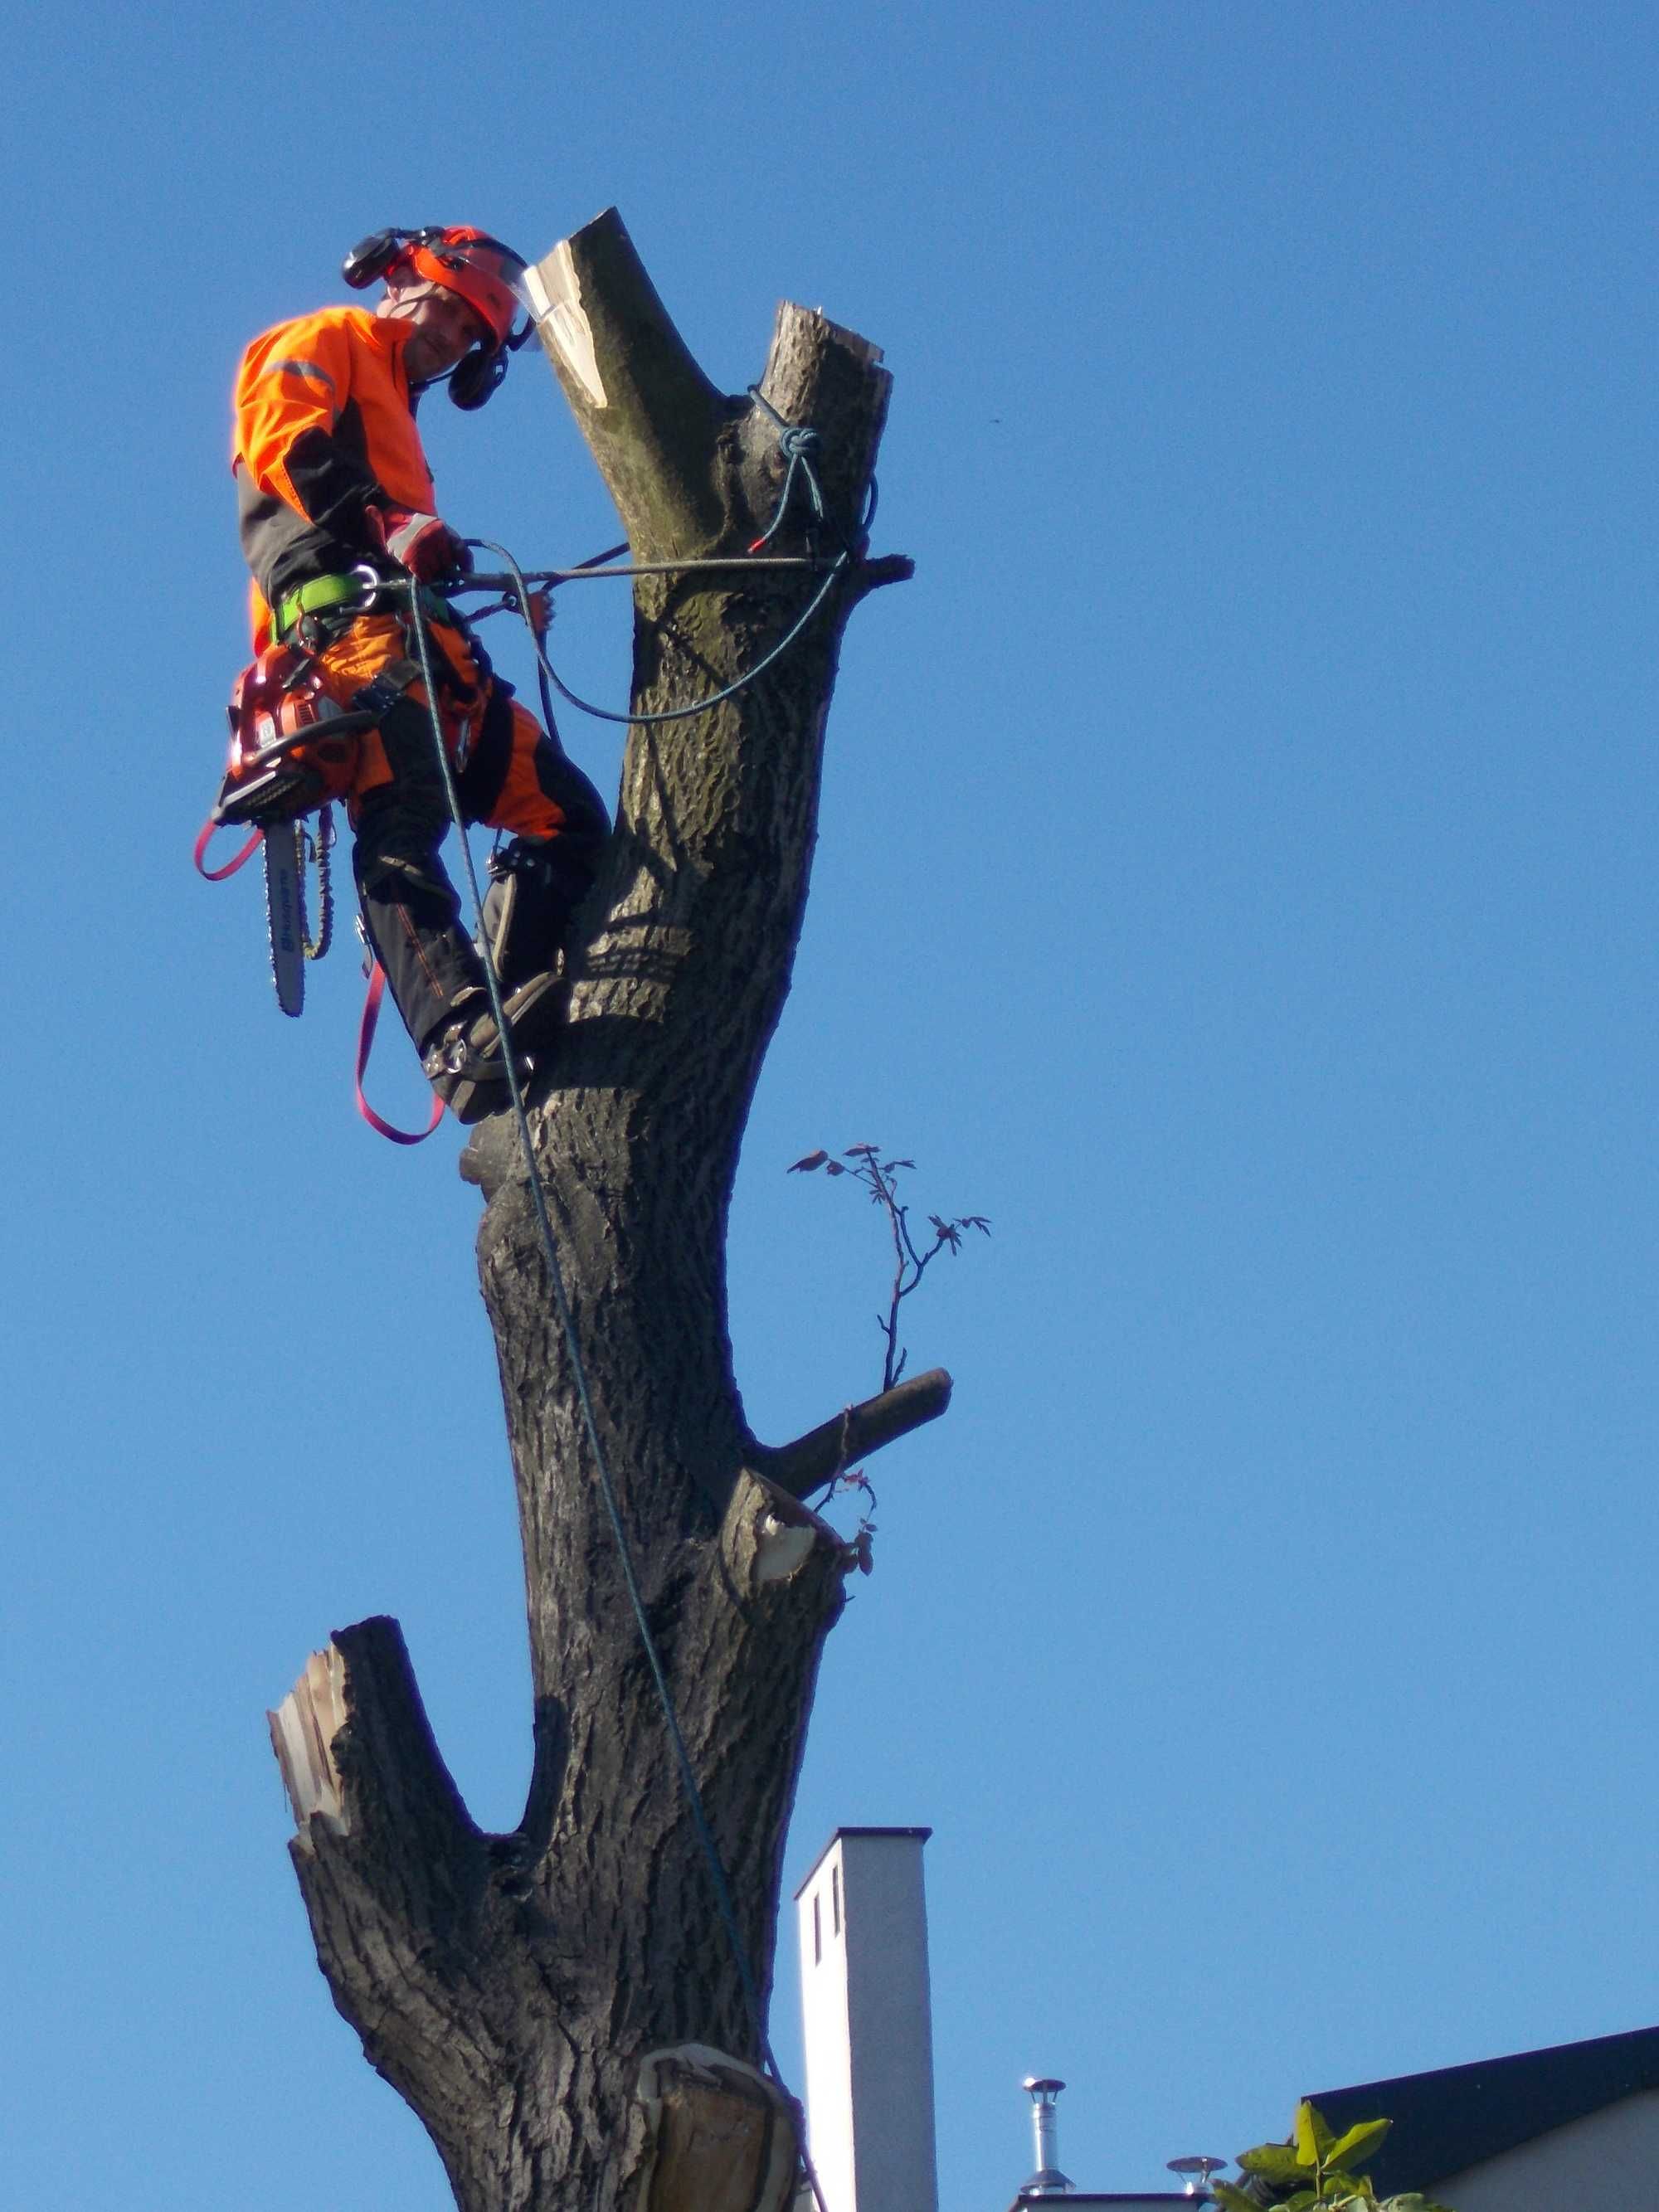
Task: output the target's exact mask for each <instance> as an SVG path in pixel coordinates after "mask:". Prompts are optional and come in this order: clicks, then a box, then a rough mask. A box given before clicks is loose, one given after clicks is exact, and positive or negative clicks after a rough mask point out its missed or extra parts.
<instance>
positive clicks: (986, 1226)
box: [957, 1213, 991, 1237]
mask: <svg viewBox="0 0 1659 2212" xmlns="http://www.w3.org/2000/svg"><path fill="white" fill-rule="evenodd" d="M957 1228H958V1229H977V1230H978V1231H979V1233H980V1235H981V1237H988V1236H989V1235H990V1233H991V1224H990V1222H989V1220H988V1219H987V1217H986V1216H985V1215H984V1214H982V1213H964V1214H963V1215H962V1216H961V1217H960V1218H959V1219H958V1220H957Z"/></svg>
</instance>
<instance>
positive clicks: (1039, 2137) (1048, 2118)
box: [1019, 2074, 1072, 2197]
mask: <svg viewBox="0 0 1659 2212" xmlns="http://www.w3.org/2000/svg"><path fill="white" fill-rule="evenodd" d="M1020 2086H1021V2087H1022V2088H1023V2089H1024V2091H1025V2093H1026V2094H1027V2095H1028V2096H1029V2097H1030V2100H1031V2134H1032V2137H1033V2139H1034V2141H1035V2142H1036V2172H1035V2173H1034V2174H1033V2175H1032V2176H1031V2178H1030V2180H1029V2181H1028V2182H1026V2183H1024V2185H1022V2187H1021V2189H1020V2192H1019V2193H1020V2195H1021V2196H1022V2197H1064V2196H1066V2195H1067V2194H1068V2193H1069V2191H1070V2190H1071V2186H1072V2185H1071V2183H1070V2182H1069V2181H1068V2180H1067V2179H1066V2176H1065V2175H1064V2174H1063V2173H1062V2172H1060V2154H1059V2152H1058V2150H1057V2149H1056V2148H1055V2142H1056V2137H1057V2134H1058V2129H1057V2126H1056V2123H1055V2119H1054V2105H1055V2101H1056V2100H1057V2099H1058V2098H1059V2095H1060V2091H1061V2090H1062V2089H1063V2088H1064V2087H1066V2084H1065V2083H1064V2082H1063V2081H1054V2080H1052V2079H1050V2078H1049V2077H1048V2075H1041V2076H1039V2075H1036V2074H1028V2075H1026V2077H1025V2079H1024V2081H1023V2082H1022V2083H1021V2085H1020Z"/></svg>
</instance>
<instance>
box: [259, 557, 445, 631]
mask: <svg viewBox="0 0 1659 2212" xmlns="http://www.w3.org/2000/svg"><path fill="white" fill-rule="evenodd" d="M420 596H421V611H422V614H424V616H425V617H426V618H427V620H428V622H435V623H447V624H448V625H449V627H450V628H451V629H459V628H461V627H462V626H463V625H462V623H461V619H460V617H459V615H458V614H457V613H456V611H455V610H454V608H453V607H452V606H451V605H450V604H449V602H448V600H447V599H445V598H444V597H443V595H442V593H441V592H435V591H433V590H431V589H430V588H429V587H428V586H427V585H425V584H422V586H421V591H420ZM366 602H367V603H366ZM348 605H355V606H356V611H357V612H359V613H362V614H368V613H369V612H370V611H372V608H373V601H372V599H369V598H368V585H367V582H366V580H365V579H364V577H363V575H362V572H361V571H358V572H356V573H355V574H351V575H348V576H312V577H308V578H307V580H306V581H305V582H304V583H303V584H299V585H296V586H295V588H294V590H293V591H291V592H285V593H284V594H283V598H282V599H279V600H278V601H277V603H276V605H275V606H274V607H273V608H272V609H271V615H270V629H271V636H272V638H273V639H274V640H275V641H276V643H277V644H279V645H280V644H281V643H282V641H283V639H284V638H286V637H287V635H288V634H289V631H290V630H291V629H293V628H294V626H295V623H297V622H299V621H300V620H301V618H302V617H304V616H306V615H323V614H328V613H331V611H333V610H334V609H335V608H336V607H343V606H348Z"/></svg>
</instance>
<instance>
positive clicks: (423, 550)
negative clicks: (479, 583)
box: [363, 507, 472, 584]
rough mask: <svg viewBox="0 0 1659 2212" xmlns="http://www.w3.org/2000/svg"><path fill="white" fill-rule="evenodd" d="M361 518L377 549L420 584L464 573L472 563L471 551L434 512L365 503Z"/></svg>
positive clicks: (435, 581)
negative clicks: (387, 555) (406, 570)
mask: <svg viewBox="0 0 1659 2212" xmlns="http://www.w3.org/2000/svg"><path fill="white" fill-rule="evenodd" d="M363 521H364V523H365V525H366V526H367V528H368V535H369V537H370V538H372V539H373V541H374V544H376V545H378V546H379V547H380V550H381V552H383V553H386V554H389V555H390V556H391V557H392V560H394V561H395V562H397V563H398V567H399V568H407V569H408V571H409V573H410V575H411V576H415V577H417V578H418V579H419V580H420V581H421V582H422V583H423V584H436V583H440V582H441V581H442V580H443V579H444V577H446V576H464V575H465V574H466V572H467V570H468V569H469V568H471V566H472V556H471V553H470V552H469V551H468V550H467V549H466V547H465V545H463V544H462V543H461V541H460V539H459V538H458V537H457V536H456V535H455V533H454V532H453V530H452V529H451V528H450V526H449V525H448V524H447V522H440V521H439V520H438V518H437V516H436V515H435V514H413V513H410V510H409V508H408V507H365V508H364V509H363Z"/></svg>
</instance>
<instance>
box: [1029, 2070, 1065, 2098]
mask: <svg viewBox="0 0 1659 2212" xmlns="http://www.w3.org/2000/svg"><path fill="white" fill-rule="evenodd" d="M1019 2086H1020V2087H1021V2088H1022V2089H1028V2090H1030V2093H1031V2094H1032V2096H1034V2097H1057V2096H1059V2094H1060V2091H1061V2090H1062V2089H1063V2088H1064V2087H1066V2084H1065V2083H1064V2082H1063V2081H1055V2080H1054V2077H1053V2075H1048V2074H1028V2075H1026V2076H1025V2079H1024V2081H1022V2082H1021V2083H1020V2085H1019Z"/></svg>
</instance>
